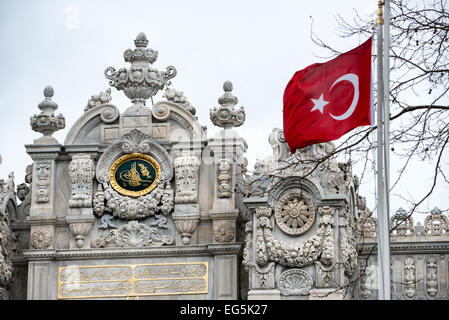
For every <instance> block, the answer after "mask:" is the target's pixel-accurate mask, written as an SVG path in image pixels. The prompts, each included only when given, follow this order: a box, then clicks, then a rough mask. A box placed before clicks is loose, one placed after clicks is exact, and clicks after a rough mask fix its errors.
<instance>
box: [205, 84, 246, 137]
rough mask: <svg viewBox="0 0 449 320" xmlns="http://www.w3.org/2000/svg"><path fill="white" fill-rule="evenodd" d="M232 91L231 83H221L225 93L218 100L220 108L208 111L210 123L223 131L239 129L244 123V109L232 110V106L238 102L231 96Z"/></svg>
mask: <svg viewBox="0 0 449 320" xmlns="http://www.w3.org/2000/svg"><path fill="white" fill-rule="evenodd" d="M232 89H233V86H232V82H231V81H225V82H224V83H223V90H224V92H225V93H224V94H223V95H222V96H221V97H220V98H218V103H219V104H220V107H218V108H213V109H211V110H210V120H211V121H212V123H213V124H214V125H216V126H218V127H222V128H224V129H231V128H232V127H239V126H241V125H242V124H243V123H244V122H245V109H244V108H243V107H240V108H239V109H238V110H234V106H235V105H236V104H237V103H238V101H239V100H238V99H237V97H235V96H234V95H233V94H232Z"/></svg>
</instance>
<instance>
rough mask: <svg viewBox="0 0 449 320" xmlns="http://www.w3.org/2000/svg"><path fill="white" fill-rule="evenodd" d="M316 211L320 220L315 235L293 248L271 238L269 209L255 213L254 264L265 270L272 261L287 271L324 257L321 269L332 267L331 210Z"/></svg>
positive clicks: (322, 208)
mask: <svg viewBox="0 0 449 320" xmlns="http://www.w3.org/2000/svg"><path fill="white" fill-rule="evenodd" d="M261 209H262V208H261ZM318 210H319V212H320V215H321V217H320V220H319V224H318V230H317V232H316V233H315V234H314V235H313V236H312V237H311V238H310V239H309V240H307V241H304V242H302V243H298V244H293V245H291V244H287V243H285V242H282V241H279V240H277V239H275V238H274V236H273V225H272V222H271V209H270V208H263V210H256V217H257V226H256V263H257V264H258V265H259V266H265V265H266V264H267V263H268V262H269V261H273V262H276V263H278V264H280V265H283V266H287V267H304V266H307V265H311V264H313V263H314V262H315V261H317V260H318V259H320V260H321V257H323V259H322V263H323V264H324V265H330V264H332V263H333V261H332V260H333V258H332V257H334V256H335V254H334V253H333V251H334V250H335V248H334V246H333V237H334V235H333V234H334V231H333V215H334V209H333V208H330V207H321V208H319V209H318ZM331 252H332V253H331ZM323 253H324V254H323Z"/></svg>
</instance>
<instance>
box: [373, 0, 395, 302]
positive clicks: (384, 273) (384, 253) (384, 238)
mask: <svg viewBox="0 0 449 320" xmlns="http://www.w3.org/2000/svg"><path fill="white" fill-rule="evenodd" d="M383 4H384V3H383V2H382V1H381V0H379V1H378V6H379V10H378V13H377V20H376V23H377V221H378V228H377V238H378V245H377V261H378V284H379V291H378V299H379V300H390V299H391V293H390V252H389V251H390V250H389V246H390V243H389V242H390V238H389V237H390V232H389V226H388V225H389V223H388V216H387V214H388V213H387V211H386V206H385V197H386V195H387V192H388V191H387V192H386V190H385V180H384V178H385V172H384V160H385V158H384V155H385V149H384V141H385V140H384V128H383V120H384V119H383V118H384V114H383V113H384V101H385V96H384V92H385V91H384V66H383V62H384V57H383V56H384V55H383V50H384V49H383V24H384V20H383V14H382V5H383ZM385 117H388V115H387V114H386V115H385Z"/></svg>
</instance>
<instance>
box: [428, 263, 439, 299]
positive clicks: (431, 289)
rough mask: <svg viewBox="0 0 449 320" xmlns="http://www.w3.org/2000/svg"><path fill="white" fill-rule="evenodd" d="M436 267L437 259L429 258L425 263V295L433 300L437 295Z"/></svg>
mask: <svg viewBox="0 0 449 320" xmlns="http://www.w3.org/2000/svg"><path fill="white" fill-rule="evenodd" d="M437 279H438V266H437V259H436V258H434V257H430V258H428V259H427V263H426V290H427V294H428V295H429V296H430V297H432V298H435V297H436V296H437V294H438V281H437Z"/></svg>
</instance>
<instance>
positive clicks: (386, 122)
mask: <svg viewBox="0 0 449 320" xmlns="http://www.w3.org/2000/svg"><path fill="white" fill-rule="evenodd" d="M383 45H384V56H383V59H384V61H383V67H384V70H383V73H384V157H385V163H384V165H385V169H384V177H385V211H384V214H385V225H386V226H385V230H386V231H385V232H386V234H385V239H384V241H385V243H384V250H383V254H384V257H383V261H384V264H385V270H384V272H388V282H386V284H385V285H386V286H388V293H387V294H388V300H390V299H391V292H390V291H391V288H390V277H391V274H390V272H391V271H390V270H391V268H390V224H389V221H390V0H385V6H384V41H383ZM387 267H388V269H387ZM387 270H388V271H387Z"/></svg>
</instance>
